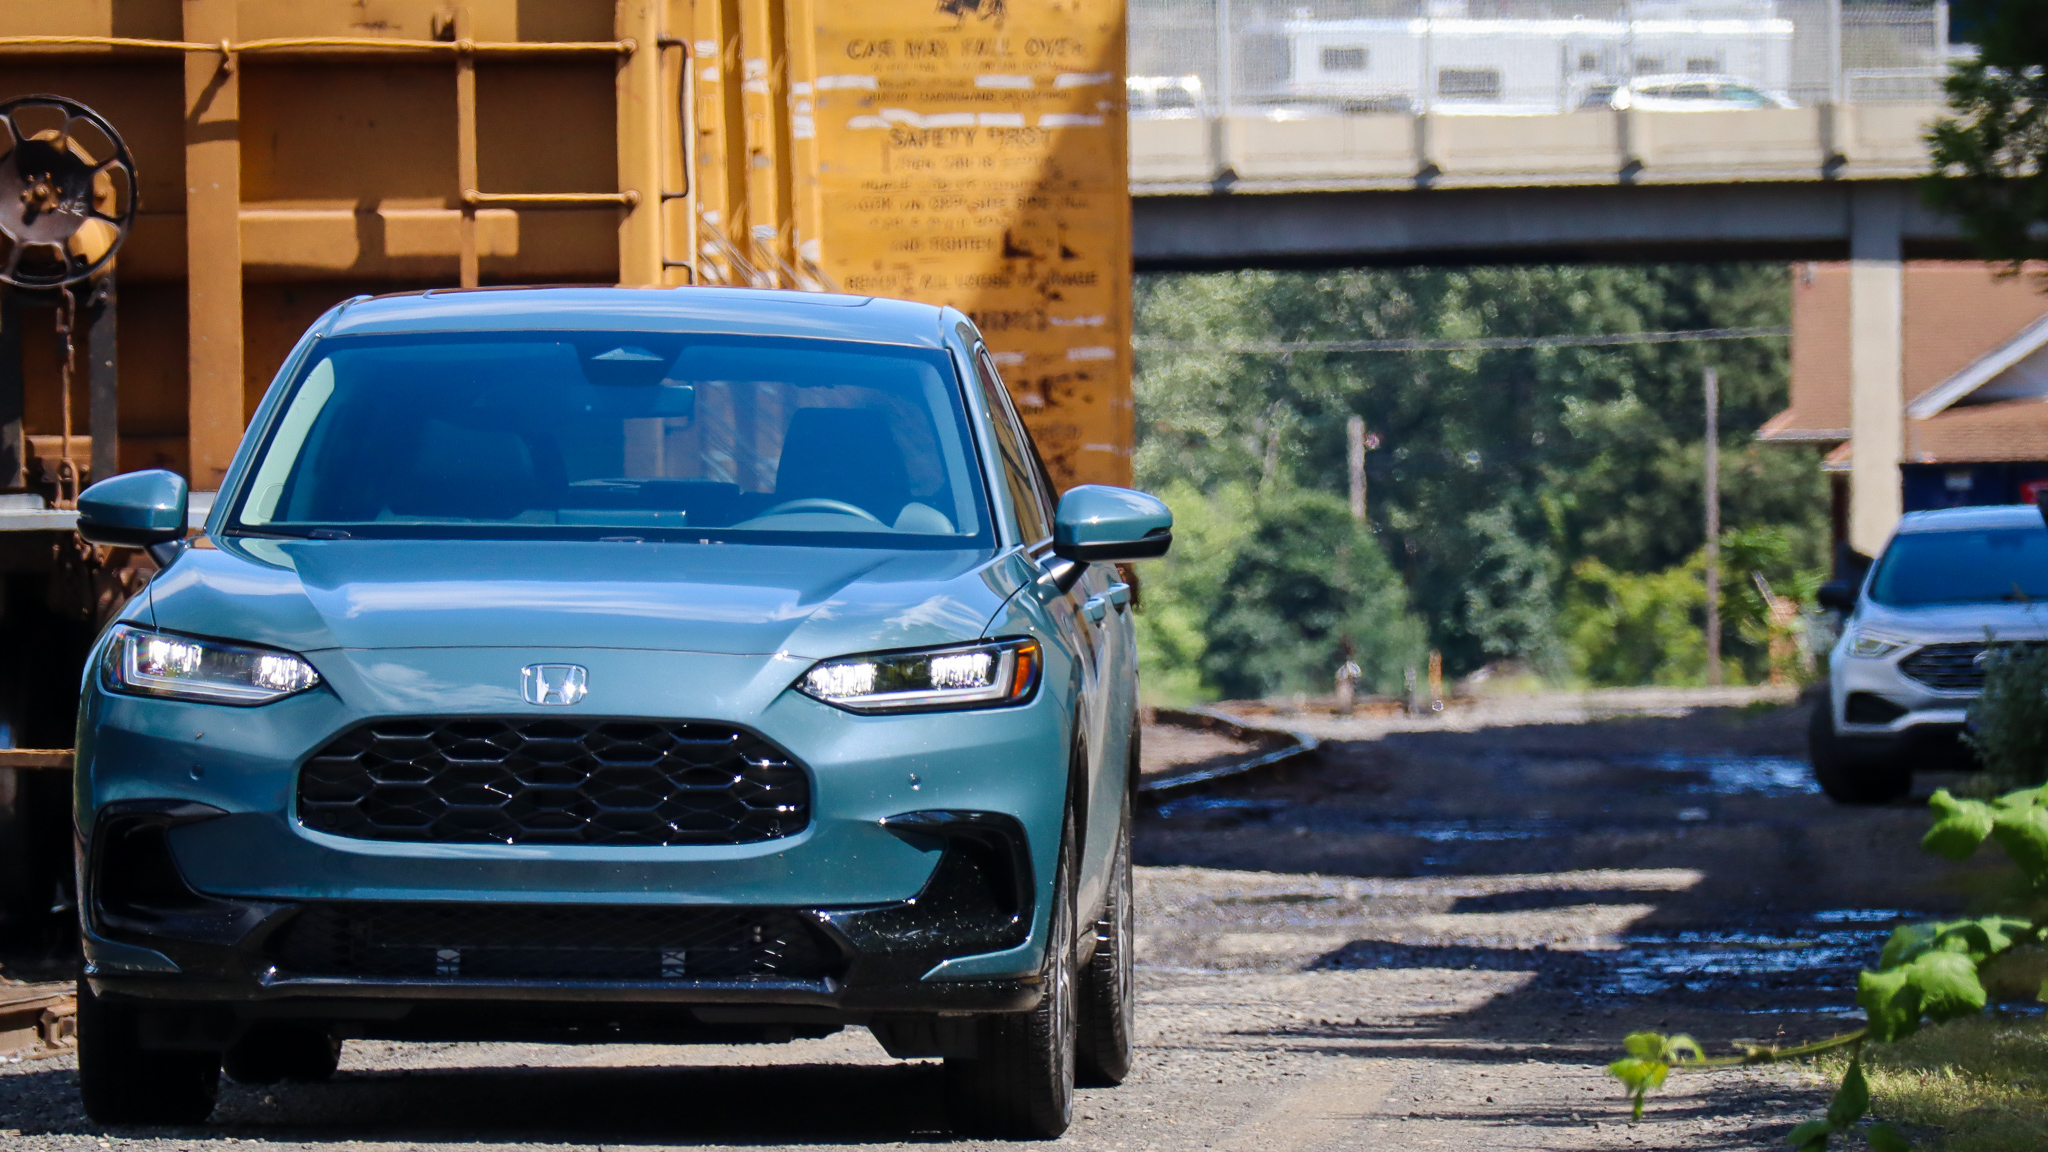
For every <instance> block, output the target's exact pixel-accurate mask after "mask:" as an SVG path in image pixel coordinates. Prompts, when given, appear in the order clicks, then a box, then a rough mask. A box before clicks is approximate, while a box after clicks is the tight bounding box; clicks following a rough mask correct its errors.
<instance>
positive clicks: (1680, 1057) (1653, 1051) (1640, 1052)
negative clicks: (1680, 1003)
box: [1607, 1032, 1706, 1120]
mask: <svg viewBox="0 0 2048 1152" xmlns="http://www.w3.org/2000/svg"><path fill="white" fill-rule="evenodd" d="M1621 1046H1622V1048H1623V1049H1624V1050H1626V1051H1627V1052H1628V1055H1627V1056H1624V1057H1622V1058H1621V1059H1619V1060H1616V1061H1615V1062H1614V1063H1612V1064H1609V1065H1608V1066H1607V1074H1608V1075H1610V1076H1612V1077H1614V1078H1615V1079H1616V1080H1619V1081H1621V1086H1622V1088H1624V1089H1625V1090H1626V1091H1627V1092H1628V1094H1629V1097H1630V1099H1631V1100H1633V1102H1634V1116H1635V1118H1636V1119H1638V1120H1640V1119H1642V1118H1643V1097H1644V1095H1646V1094H1647V1093H1649V1091H1650V1090H1651V1089H1653V1088H1661V1087H1663V1085H1664V1080H1665V1078H1666V1077H1667V1076H1669V1075H1671V1066H1672V1065H1674V1064H1681V1063H1685V1062H1687V1061H1696V1060H1702V1059H1705V1058H1706V1053H1705V1052H1703V1051H1701V1050H1700V1046H1699V1042H1698V1041H1697V1040H1694V1039H1693V1038H1692V1037H1690V1036H1687V1035H1684V1034H1683V1033H1681V1034H1679V1035H1677V1036H1666V1035H1664V1034H1662V1033H1660V1032H1631V1033H1629V1034H1628V1037H1627V1038H1626V1039H1624V1040H1623V1041H1622V1042H1621Z"/></svg>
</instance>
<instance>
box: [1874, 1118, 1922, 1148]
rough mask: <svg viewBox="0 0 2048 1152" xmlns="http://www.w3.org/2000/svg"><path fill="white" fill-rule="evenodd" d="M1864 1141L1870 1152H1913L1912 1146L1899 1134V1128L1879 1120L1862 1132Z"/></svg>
mask: <svg viewBox="0 0 2048 1152" xmlns="http://www.w3.org/2000/svg"><path fill="white" fill-rule="evenodd" d="M1863 1139H1864V1142H1865V1143H1867V1144H1869V1145H1870V1152H1913V1146H1912V1145H1911V1144H1908V1143H1906V1138H1905V1137H1904V1136H1901V1135H1899V1130H1898V1129H1896V1128H1894V1127H1892V1126H1891V1125H1889V1124H1886V1123H1884V1122H1883V1121H1881V1120H1880V1121H1879V1122H1877V1123H1875V1124H1872V1125H1871V1126H1870V1127H1869V1128H1867V1129H1865V1130H1864V1132H1863Z"/></svg>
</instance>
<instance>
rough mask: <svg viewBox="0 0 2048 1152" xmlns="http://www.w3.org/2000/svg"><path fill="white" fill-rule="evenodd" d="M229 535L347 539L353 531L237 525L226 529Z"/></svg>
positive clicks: (264, 537) (288, 538) (272, 538)
mask: <svg viewBox="0 0 2048 1152" xmlns="http://www.w3.org/2000/svg"><path fill="white" fill-rule="evenodd" d="M227 534H228V535H230V536H260V537H262V538H263V539H266V540H347V539H349V538H350V537H351V536H352V535H353V533H351V532H349V531H348V530H347V529H344V528H308V529H306V530H305V531H303V532H287V531H285V530H284V529H282V528H250V527H247V526H244V525H237V526H236V527H233V528H230V529H228V531H227Z"/></svg>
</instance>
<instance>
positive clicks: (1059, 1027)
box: [945, 812, 1076, 1140]
mask: <svg viewBox="0 0 2048 1152" xmlns="http://www.w3.org/2000/svg"><path fill="white" fill-rule="evenodd" d="M1073 883H1074V818H1073V814H1072V813H1071V812H1069V813H1068V815H1067V820H1066V827H1065V828H1064V829H1063V831H1062V835H1061V837H1060V863H1059V870H1058V872H1057V873H1056V874H1055V876H1054V880H1053V906H1052V915H1051V931H1050V932H1049V934H1048V935H1049V938H1048V939H1047V940H1046V949H1045V966H1044V968H1043V969H1042V970H1041V979H1042V980H1043V983H1042V985H1041V986H1042V987H1043V988H1044V990H1045V991H1044V994H1043V995H1042V996H1041V997H1040V998H1039V1001H1038V1007H1036V1008H1034V1009H1032V1010H1031V1011H1029V1012H1015V1013H1003V1014H1000V1015H993V1016H985V1017H983V1018H982V1019H981V1023H980V1035H979V1037H978V1043H977V1045H976V1048H977V1051H976V1054H975V1055H974V1056H972V1057H958V1056H949V1057H947V1058H946V1070H945V1076H946V1111H947V1113H948V1114H949V1115H950V1116H951V1117H952V1121H953V1127H954V1128H955V1129H957V1130H959V1131H961V1132H965V1133H969V1134H971V1135H976V1136H992V1137H997V1138H1001V1139H1010V1140H1051V1139H1055V1138H1057V1137H1058V1136H1059V1135H1060V1134H1061V1133H1063V1132H1065V1131H1066V1130H1067V1125H1069V1124H1071V1123H1072V1122H1073V1119H1074V1039H1075V1031H1076V1021H1075V1004H1074V1001H1075V989H1074V912H1073V907H1074V898H1073Z"/></svg>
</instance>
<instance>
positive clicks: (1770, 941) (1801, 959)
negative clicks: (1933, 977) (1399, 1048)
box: [1317, 908, 1916, 1014]
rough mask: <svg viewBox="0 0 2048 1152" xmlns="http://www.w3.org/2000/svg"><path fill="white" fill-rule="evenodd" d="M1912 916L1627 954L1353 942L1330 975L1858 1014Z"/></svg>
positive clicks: (1727, 932)
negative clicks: (1465, 976)
mask: <svg viewBox="0 0 2048 1152" xmlns="http://www.w3.org/2000/svg"><path fill="white" fill-rule="evenodd" d="M1915 916H1916V914H1914V913H1902V912H1900V911H1898V910H1896V909H1865V908H1856V909H1836V910H1830V911H1824V912H1818V913H1814V914H1811V915H1800V916H1772V917H1761V918H1759V919H1758V920H1757V921H1755V922H1753V923H1751V924H1750V925H1748V926H1745V927H1742V928H1738V929H1691V930H1675V931H1672V930H1666V931H1657V930H1648V931H1632V932H1623V933H1621V934H1620V935H1619V938H1618V943H1619V945H1620V947H1618V948H1617V947H1606V948H1598V947H1596V948H1580V947H1571V946H1566V947H1562V948H1559V947H1555V946H1551V947H1545V946H1540V945H1539V946H1536V947H1484V946H1479V947H1474V946H1472V944H1471V943H1469V942H1460V943H1458V944H1456V945H1436V946H1426V945H1416V944H1403V943H1385V942H1379V941H1365V940H1361V941H1356V942H1353V943H1351V944H1349V945H1347V946H1346V947H1345V948H1343V949H1340V950H1338V951H1337V952H1335V953H1332V954H1329V955H1326V956H1324V957H1322V958H1321V959H1320V960H1319V961H1318V964H1317V966H1320V967H1330V968H1425V967H1429V968H1433V967H1444V968H1465V969H1494V970H1507V971H1533V972H1536V973H1538V974H1539V976H1538V979H1539V981H1540V983H1542V984H1543V985H1546V986H1549V987H1552V988H1558V989H1564V990H1568V991H1571V992H1573V993H1575V994H1577V995H1580V996H1585V997H1592V998H1607V997H1612V998H1636V997H1657V998H1662V999H1667V1000H1668V999H1673V998H1683V999H1695V998H1706V999H1710V1000H1712V1001H1714V1002H1716V1003H1725V1004H1731V1005H1734V1004H1739V1005H1742V1006H1743V1007H1744V1009H1745V1010H1757V1011H1774V1012H1789V1013H1803V1012H1823V1013H1827V1012H1836V1011H1840V1012H1843V1013H1847V1014H1854V1013H1855V1012H1857V1011H1858V1010H1857V1009H1856V1006H1855V990H1856V974H1857V973H1858V972H1860V971H1861V970H1863V969H1864V968H1866V967H1870V966H1872V965H1874V964H1876V963H1877V955H1878V952H1879V951H1880V950H1881V949H1882V948H1883V947H1884V941H1885V938H1886V937H1887V936H1889V935H1890V934H1891V929H1892V925H1893V924H1894V923H1895V922H1896V921H1899V920H1901V919H1909V918H1914V917H1915Z"/></svg>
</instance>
